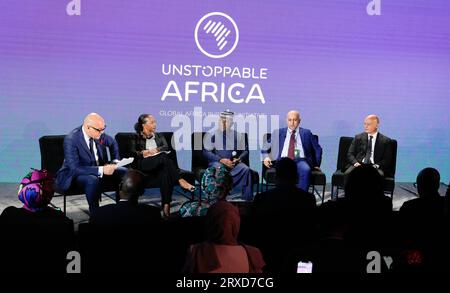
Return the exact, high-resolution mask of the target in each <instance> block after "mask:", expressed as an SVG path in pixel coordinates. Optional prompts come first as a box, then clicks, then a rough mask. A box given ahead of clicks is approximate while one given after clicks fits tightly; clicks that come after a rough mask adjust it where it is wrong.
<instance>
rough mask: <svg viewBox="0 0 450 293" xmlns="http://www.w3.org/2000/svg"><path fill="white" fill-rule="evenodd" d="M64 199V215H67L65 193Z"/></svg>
mask: <svg viewBox="0 0 450 293" xmlns="http://www.w3.org/2000/svg"><path fill="white" fill-rule="evenodd" d="M63 198H64V199H63V201H64V205H63V208H64V216H65V215H66V195H65V194H64V195H63Z"/></svg>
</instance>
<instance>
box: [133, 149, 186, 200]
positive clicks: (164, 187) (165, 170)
mask: <svg viewBox="0 0 450 293" xmlns="http://www.w3.org/2000/svg"><path fill="white" fill-rule="evenodd" d="M140 168H141V171H142V172H144V173H145V174H147V176H149V177H150V178H151V180H152V181H153V180H157V182H158V183H159V184H160V191H161V204H162V205H165V204H170V202H171V201H172V193H173V188H174V186H175V185H178V180H179V179H180V174H179V173H178V170H177V168H176V167H175V164H174V162H173V161H172V160H171V159H170V158H169V157H168V156H167V154H165V153H161V154H159V155H156V156H154V157H147V158H144V159H142V161H141V166H140Z"/></svg>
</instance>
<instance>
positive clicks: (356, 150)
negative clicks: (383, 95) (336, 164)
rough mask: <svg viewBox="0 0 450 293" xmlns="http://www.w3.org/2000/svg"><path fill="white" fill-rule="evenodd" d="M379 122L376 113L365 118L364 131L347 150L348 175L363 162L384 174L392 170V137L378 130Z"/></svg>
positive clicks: (346, 172)
mask: <svg viewBox="0 0 450 293" xmlns="http://www.w3.org/2000/svg"><path fill="white" fill-rule="evenodd" d="M379 123H380V119H379V118H378V116H376V115H369V116H367V117H366V119H364V132H363V133H360V134H357V135H356V136H355V138H354V139H353V141H352V144H351V145H350V148H349V149H348V152H347V162H348V164H347V166H346V171H345V174H346V175H347V174H349V173H350V172H351V171H352V170H353V169H354V168H356V167H358V166H360V165H362V164H368V165H372V166H373V167H374V168H376V169H377V170H378V172H379V173H380V175H382V176H384V175H385V173H389V172H390V171H391V170H389V166H390V164H391V160H392V147H391V139H390V138H389V137H387V136H385V135H383V134H381V133H380V132H378V125H379ZM386 175H390V174H386Z"/></svg>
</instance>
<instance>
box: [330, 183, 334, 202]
mask: <svg viewBox="0 0 450 293" xmlns="http://www.w3.org/2000/svg"><path fill="white" fill-rule="evenodd" d="M330 197H331V199H334V185H333V184H331V195H330Z"/></svg>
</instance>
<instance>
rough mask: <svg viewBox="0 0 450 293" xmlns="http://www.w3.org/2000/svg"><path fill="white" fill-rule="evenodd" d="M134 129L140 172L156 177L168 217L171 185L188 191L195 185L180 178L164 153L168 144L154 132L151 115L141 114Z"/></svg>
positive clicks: (153, 119) (153, 122)
mask: <svg viewBox="0 0 450 293" xmlns="http://www.w3.org/2000/svg"><path fill="white" fill-rule="evenodd" d="M134 129H135V130H136V133H137V134H138V135H137V139H136V143H135V146H136V149H135V157H136V159H137V166H138V168H139V169H140V170H141V171H142V172H144V173H146V174H148V175H150V176H156V177H157V178H158V181H159V182H160V184H161V187H160V190H161V202H162V203H161V205H162V207H163V213H164V216H165V217H168V216H169V214H170V202H171V200H172V192H173V187H174V186H175V185H177V184H179V185H180V186H181V187H182V188H184V189H186V190H189V191H193V190H194V189H195V187H194V186H192V185H191V184H189V183H188V182H187V181H186V180H184V179H182V178H180V175H179V173H178V170H177V168H176V166H175V164H174V162H173V161H172V160H171V159H170V158H169V157H168V156H167V154H166V153H165V151H168V150H169V145H168V144H167V141H166V139H165V138H164V136H163V135H160V134H159V133H157V132H156V120H155V118H154V117H153V116H152V115H150V114H141V115H140V116H139V118H138V121H137V122H136V124H135V125H134Z"/></svg>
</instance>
